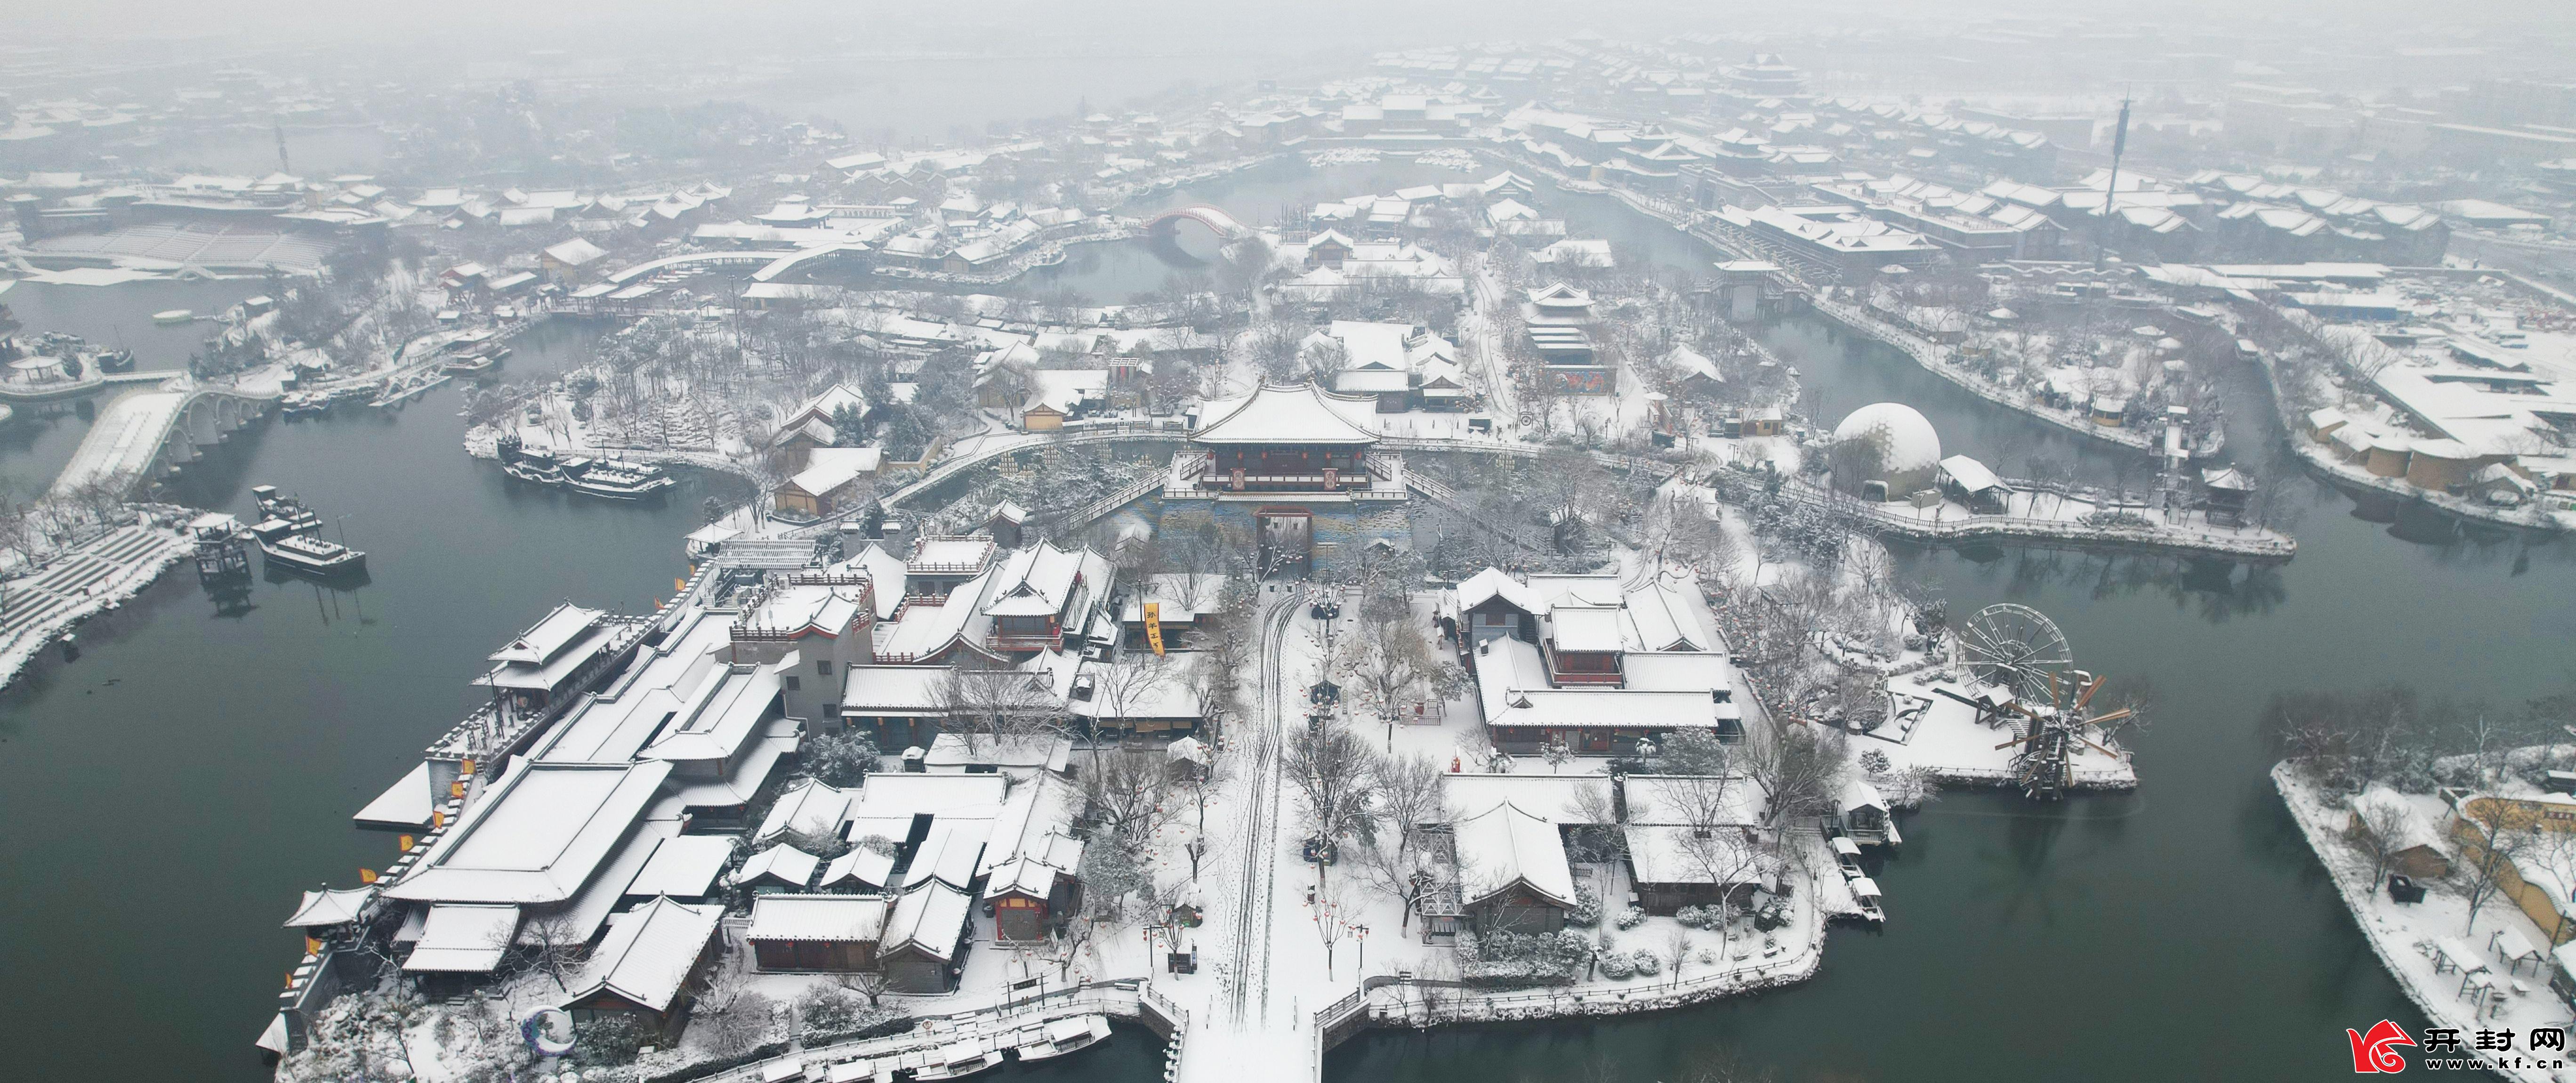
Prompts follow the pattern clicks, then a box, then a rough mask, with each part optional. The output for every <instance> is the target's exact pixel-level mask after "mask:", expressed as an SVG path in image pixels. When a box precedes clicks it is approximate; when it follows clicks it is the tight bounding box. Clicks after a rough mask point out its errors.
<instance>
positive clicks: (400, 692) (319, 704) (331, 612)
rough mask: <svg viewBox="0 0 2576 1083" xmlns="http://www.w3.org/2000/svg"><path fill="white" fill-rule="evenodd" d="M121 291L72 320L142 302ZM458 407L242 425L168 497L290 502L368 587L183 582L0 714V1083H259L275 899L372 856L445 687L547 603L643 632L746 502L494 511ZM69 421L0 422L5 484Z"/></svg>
mask: <svg viewBox="0 0 2576 1083" xmlns="http://www.w3.org/2000/svg"><path fill="white" fill-rule="evenodd" d="M126 289H127V287H122V286H120V287H113V288H109V289H101V290H89V291H87V292H86V293H84V294H81V295H78V297H79V299H78V302H77V303H79V304H85V305H99V306H132V307H133V308H137V309H139V310H140V312H141V313H143V314H148V313H149V312H150V311H151V308H150V306H152V305H156V304H160V303H162V300H161V299H160V298H158V297H157V296H154V295H153V294H152V293H151V291H145V292H143V293H139V294H128V293H126V292H125V290H126ZM16 296H17V292H16V291H12V297H13V298H15V297H16ZM75 314H76V315H81V316H84V317H87V318H93V319H106V318H108V317H109V315H110V314H108V313H100V312H91V311H86V310H78V311H76V312H75ZM129 314H132V313H129ZM31 326H42V325H33V324H32V323H31ZM592 334H594V332H593V331H592V330H591V329H588V328H584V327H581V326H579V325H575V324H551V325H547V326H544V327H541V328H538V329H537V330H535V331H532V332H530V333H529V334H528V335H525V336H522V337H521V338H519V339H518V340H516V341H515V342H514V346H516V347H517V353H516V354H515V355H514V356H513V357H511V358H510V360H508V361H507V362H504V370H505V375H507V376H509V377H511V378H515V379H525V378H531V377H537V376H541V375H543V374H545V373H546V372H547V371H548V370H550V369H552V368H554V367H557V366H559V365H561V364H562V363H563V362H564V361H566V360H568V359H571V358H574V357H578V356H581V355H583V354H584V353H585V352H586V351H585V345H586V343H587V341H588V339H589V338H590V337H591V335H592ZM457 409H458V393H457V391H456V390H454V389H453V388H442V389H440V390H438V391H436V392H432V393H431V394H430V395H429V396H427V397H426V398H423V399H421V400H418V401H416V402H414V403H412V404H411V405H410V406H409V407H408V408H407V409H405V410H404V411H402V412H400V413H393V414H388V413H383V412H378V411H360V410H357V409H354V408H344V409H343V410H342V411H341V412H339V413H337V414H335V415H333V416H330V417H327V418H323V419H319V420H314V421H302V422H296V423H292V424H288V423H282V422H277V421H269V422H264V423H261V424H259V425H256V426H253V427H252V428H250V429H246V430H244V431H243V432H241V433H240V434H237V435H236V436H234V437H233V439H232V441H231V442H230V443H228V444H226V445H224V446H223V447H221V448H219V449H217V450H215V451H214V452H213V453H212V454H211V455H210V456H209V457H208V458H207V459H206V460H205V461H203V462H201V463H199V464H196V465H193V466H191V467H190V468H189V473H188V474H187V475H185V476H184V478H183V479H182V480H181V481H180V482H179V483H178V485H177V492H176V493H175V496H176V497H177V498H178V499H180V500H183V501H185V502H187V503H190V504H195V505H201V506H205V507H211V508H218V509H223V510H228V511H233V512H236V513H241V514H248V513H249V512H250V511H251V501H250V498H249V495H248V489H249V487H250V486H252V485H255V484H261V483H270V484H275V485H277V486H279V487H280V488H282V489H285V490H287V491H289V492H293V493H297V494H299V495H301V496H302V497H303V498H304V499H305V500H306V501H308V502H309V503H311V504H312V505H313V506H314V507H315V508H316V509H318V510H319V511H320V512H321V513H322V515H323V517H324V518H325V519H327V520H331V521H332V523H333V525H332V526H331V527H330V528H329V531H330V533H331V534H332V535H333V536H337V535H338V534H339V533H340V532H341V531H343V530H345V531H346V534H347V538H348V541H349V543H350V544H352V545H355V546H356V547H358V548H360V549H364V550H366V551H367V563H368V567H369V570H370V572H371V573H372V580H371V581H369V582H367V583H366V584H365V585H363V586H358V587H356V588H355V589H351V590H327V589H323V588H321V587H318V586H315V585H313V584H311V583H308V582H305V581H301V580H294V579H287V580H283V581H272V580H267V579H261V580H257V581H254V582H253V583H252V584H250V586H249V589H248V591H247V592H246V593H243V594H239V595H235V596H226V597H216V596H213V595H210V594H209V593H208V592H207V591H206V590H205V589H204V588H202V587H200V586H199V584H198V583H197V578H196V574H195V573H194V572H193V571H191V570H188V569H186V568H184V567H182V568H180V569H177V570H174V571H173V572H171V573H170V574H169V575H168V576H166V577H164V578H163V579H162V580H161V581H160V582H159V583H158V584H156V585H155V586H153V587H152V588H151V589H149V590H147V591H146V592H144V593H143V594H142V595H141V596H139V597H137V598H136V599H135V600H134V601H132V602H130V603H128V604H127V605H125V606H124V607H123V608H122V609H120V610H118V611H116V612H115V613H112V614H109V615H107V616H106V617H103V618H101V619H98V620H94V621H91V622H90V623H89V624H87V625H84V626H83V627H82V628H81V631H80V644H81V653H80V656H79V658H78V659H77V660H76V661H72V662H69V663H68V664H66V663H65V662H64V661H62V659H61V657H60V655H59V654H56V653H54V652H48V653H47V655H46V656H45V658H44V660H42V661H40V662H39V663H38V664H37V665H36V666H34V667H33V668H32V669H31V670H30V672H29V673H28V674H27V676H26V677H25V678H24V679H23V680H22V681H21V682H20V683H19V684H17V685H16V686H14V687H12V688H11V689H9V690H8V691H7V692H6V693H5V694H0V870H7V871H6V873H5V874H0V875H5V876H6V880H7V883H6V887H5V889H0V895H5V897H6V898H7V899H8V900H9V904H8V920H6V921H0V973H6V974H9V975H12V976H13V978H14V980H13V981H11V982H10V983H9V986H10V991H9V992H8V993H7V994H5V1007H0V1012H5V1014H6V1016H7V1018H8V1019H9V1021H10V1022H9V1025H7V1026H5V1027H0V1063H5V1064H7V1065H9V1066H10V1067H9V1068H8V1069H7V1070H6V1071H0V1076H6V1077H9V1078H19V1079H72V1078H98V1077H102V1076H108V1075H113V1076H118V1077H124V1078H134V1079H169V1080H180V1079H186V1080H244V1081H247V1080H254V1079H261V1078H265V1076H266V1072H265V1070H264V1069H263V1068H262V1067H261V1066H260V1063H259V1058H258V1055H257V1050H254V1049H252V1048H250V1046H249V1045H248V1044H247V1043H248V1042H249V1040H250V1039H251V1038H253V1037H255V1036H257V1034H258V1033H259V1029H260V1028H261V1027H262V1026H264V1025H266V1023H267V1017H268V1016H269V1014H271V1012H273V1010H274V996H275V994H276V991H277V990H278V989H279V988H280V987H281V986H282V985H283V984H284V981H285V968H286V967H288V966H290V965H292V963H293V962H294V959H295V956H296V953H297V952H298V951H299V950H300V946H299V944H298V939H297V937H298V934H297V933H295V932H293V931H290V930H286V929H283V928H280V927H279V922H281V921H283V920H284V919H285V917H286V915H287V913H289V912H290V911H291V909H292V907H293V906H294V903H295V898H296V892H297V891H299V890H301V889H304V888H309V887H313V886H316V885H318V884H321V883H324V882H326V881H327V882H330V883H333V884H338V885H347V884H351V883H354V882H356V879H357V872H358V870H359V869H360V868H362V867H370V868H381V867H383V865H384V864H385V863H386V862H387V861H389V860H390V859H391V858H392V856H393V852H394V851H393V841H392V840H391V838H389V837H388V836H385V835H381V834H374V833H366V832H359V831H355V830H352V829H351V827H350V824H349V815H350V814H351V813H352V812H354V811H356V810H357V808H358V807H359V806H360V805H362V804H364V803H365V802H366V801H367V800H368V799H370V798H372V797H374V796H375V795H376V794H377V793H378V792H379V791H381V790H382V789H383V788H384V787H385V786H387V785H390V784H391V783H392V782H393V781H394V780H395V779H397V778H399V777H401V775H402V773H403V772H404V771H406V770H408V769H410V767H411V766H412V765H414V764H416V763H418V762H419V757H420V750H421V747H422V746H423V745H425V744H426V743H428V742H429V740H430V739H431V738H433V737H435V736H437V735H438V734H439V733H441V732H443V731H444V730H445V729H446V728H447V727H449V726H451V725H453V724H454V723H455V722H456V720H457V719H458V718H460V717H462V716H463V715H464V713H465V712H466V711H467V710H469V709H470V708H471V707H472V706H473V705H474V704H475V703H476V702H477V701H478V700H479V698H480V697H479V696H478V694H477V691H476V690H475V689H473V688H470V687H468V686H467V684H466V683H465V682H466V681H467V680H468V679H469V678H470V677H472V676H473V675H474V674H475V673H477V672H479V671H480V670H481V669H482V668H484V667H485V666H486V665H487V664H488V663H485V662H484V661H483V656H484V655H486V654H488V653H490V652H491V651H492V650H494V649H495V648H497V647H498V646H499V645H500V644H501V643H502V642H503V641H504V640H505V639H506V638H507V637H508V636H509V635H510V634H511V633H512V632H514V631H516V630H517V629H519V628H521V627H524V626H525V625H526V624H528V623H529V622H530V621H533V620H534V619H536V618H537V617H538V616H541V615H543V614H544V613H545V611H546V610H547V609H549V608H551V607H552V606H553V605H554V604H555V603H557V602H559V601H562V600H564V599H567V598H569V599H574V600H577V601H580V602H582V603H583V604H586V605H606V606H614V607H616V608H619V609H621V610H624V611H627V612H650V611H651V610H652V607H653V603H654V601H655V600H656V599H657V598H660V597H663V596H665V595H667V594H668V593H669V592H670V590H671V588H672V580H673V578H674V577H675V576H678V575H683V574H685V573H686V571H687V565H686V563H685V561H684V560H683V559H682V555H681V552H680V547H679V537H680V535H681V534H683V533H685V532H687V531H688V530H690V529H691V528H693V527H695V526H696V525H697V524H698V522H700V513H699V510H698V509H699V505H700V503H701V501H703V500H704V499H705V498H706V497H708V496H710V495H714V496H718V497H721V498H723V499H725V500H727V501H737V502H738V501H740V500H741V499H743V498H744V497H745V496H747V495H748V492H747V489H746V488H745V487H744V486H743V485H741V484H740V483H738V482H734V481H732V480H730V479H726V478H705V477H694V476H691V477H686V478H685V479H684V483H683V485H682V486H681V487H680V488H679V489H677V490H675V491H674V492H673V493H672V494H671V495H670V496H669V497H668V499H667V500H666V501H665V502H663V503H661V504H658V505H654V506H644V507H636V506H626V505H616V504H604V503H597V502H591V501H586V500H575V499H572V498H569V497H567V496H565V495H563V494H559V493H554V492H550V491H532V490H527V489H524V488H522V487H519V486H515V485H510V484H505V482H504V479H503V478H502V477H501V474H500V471H499V469H498V468H497V467H496V466H494V465H493V464H490V463H487V462H481V461H477V460H472V459H469V458H467V457H466V455H465V452H464V450H463V449H462V448H461V447H460V446H459V441H460V440H461V439H462V438H463V436H464V432H465V422H464V419H463V418H461V417H459V416H457ZM76 423H77V419H76V418H71V417H66V418H63V419H61V420H59V421H52V422H42V423H37V424H42V425H45V426H49V427H46V428H42V429H39V430H37V431H36V432H35V433H34V435H33V436H32V438H29V437H26V436H23V435H20V434H21V433H22V430H21V429H20V428H19V426H22V425H27V424H30V423H29V422H13V423H12V425H11V427H10V428H9V429H8V430H5V432H6V433H7V434H9V435H6V436H0V469H10V473H11V479H12V482H13V484H14V483H17V481H18V478H17V477H16V473H15V470H14V469H11V468H12V467H14V465H15V464H16V463H17V461H18V460H19V459H20V458H21V457H22V456H25V455H28V454H31V453H35V452H43V451H48V450H50V449H53V448H55V447H56V445H57V444H59V443H60V442H62V441H63V440H64V439H66V438H68V439H71V440H77V438H78V437H77V435H74V434H71V433H69V432H68V431H67V430H69V429H71V428H72V427H73V426H74V425H75V424H76ZM21 440H28V441H29V442H28V443H21ZM62 453H63V454H65V455H67V454H68V448H63V449H62ZM56 465H59V464H56ZM111 1032H115V1033H118V1034H121V1035H122V1036H121V1037H109V1036H108V1035H109V1034H110V1033H111Z"/></svg>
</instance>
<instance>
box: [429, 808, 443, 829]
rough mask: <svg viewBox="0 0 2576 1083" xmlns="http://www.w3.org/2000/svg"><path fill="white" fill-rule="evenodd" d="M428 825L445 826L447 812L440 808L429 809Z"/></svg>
mask: <svg viewBox="0 0 2576 1083" xmlns="http://www.w3.org/2000/svg"><path fill="white" fill-rule="evenodd" d="M429 826H431V827H445V826H447V813H446V812H444V811H442V810H439V809H431V810H430V811H429Z"/></svg>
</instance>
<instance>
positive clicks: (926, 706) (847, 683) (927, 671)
mask: <svg viewBox="0 0 2576 1083" xmlns="http://www.w3.org/2000/svg"><path fill="white" fill-rule="evenodd" d="M956 672H957V669H956V667H955V666H851V667H850V669H849V673H848V674H847V675H846V676H845V677H843V678H842V681H841V713H842V714H845V715H849V714H855V715H901V716H905V717H920V716H924V715H944V714H946V713H948V709H947V708H946V707H945V706H943V705H942V703H941V694H940V687H941V683H942V682H944V681H946V680H947V679H948V677H949V676H950V675H951V674H954V673H956Z"/></svg>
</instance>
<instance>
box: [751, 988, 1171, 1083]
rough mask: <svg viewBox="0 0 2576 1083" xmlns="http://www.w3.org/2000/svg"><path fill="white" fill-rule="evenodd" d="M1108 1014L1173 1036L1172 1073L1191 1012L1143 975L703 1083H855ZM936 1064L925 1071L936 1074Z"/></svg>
mask: <svg viewBox="0 0 2576 1083" xmlns="http://www.w3.org/2000/svg"><path fill="white" fill-rule="evenodd" d="M1086 1015H1106V1016H1109V1017H1111V1018H1116V1019H1126V1020H1130V1021H1134V1022H1138V1023H1142V1024H1144V1025H1145V1027H1146V1028H1148V1029H1150V1030H1152V1031H1153V1032H1154V1033H1156V1034H1157V1035H1160V1036H1162V1037H1165V1038H1168V1039H1170V1042H1171V1044H1170V1047H1169V1048H1168V1050H1167V1051H1166V1054H1165V1057H1166V1067H1165V1070H1164V1078H1165V1079H1167V1080H1168V1079H1170V1078H1171V1077H1172V1073H1173V1069H1172V1067H1171V1065H1172V1064H1175V1063H1177V1061H1178V1059H1179V1056H1180V1053H1181V1050H1182V1047H1183V1046H1184V1045H1185V1044H1186V1043H1185V1042H1184V1040H1183V1038H1184V1035H1185V1034H1186V1032H1187V1031H1188V1029H1189V1018H1190V1017H1189V1013H1188V1012H1187V1011H1184V1010H1182V1009H1181V1008H1179V1007H1178V1006H1176V1005H1174V1004H1173V1003H1172V1002H1171V1001H1170V1000H1168V999H1166V998H1165V997H1164V996H1163V995H1162V994H1161V993H1160V992H1159V991H1157V990H1156V989H1155V988H1154V987H1153V983H1152V982H1150V981H1146V980H1142V979H1133V978H1131V979H1126V980H1123V981H1112V982H1099V983H1093V984H1089V985H1084V986H1077V987H1074V988H1071V989H1061V990H1057V991H1055V992H1052V993H1045V994H1041V995H1038V996H1034V997H1029V998H1025V999H1022V1000H1017V1001H1012V1002H1008V1003H1004V1004H1001V1005H997V1006H995V1007H992V1008H989V1009H985V1010H982V1011H971V1012H960V1013H957V1014H954V1015H945V1016H929V1017H925V1018H923V1019H921V1020H920V1021H919V1022H918V1023H917V1024H916V1025H915V1026H914V1027H913V1028H912V1029H911V1030H907V1031H904V1032H903V1033H900V1034H892V1035H887V1036H884V1037H878V1038H866V1039H861V1040H857V1041H848V1042H837V1043H833V1044H830V1045H824V1046H818V1047H815V1048H812V1049H805V1050H796V1051H790V1052H785V1053H781V1054H779V1055H777V1056H775V1057H771V1058H769V1059H767V1060H761V1061H754V1062H752V1063H750V1064H745V1065H743V1066H741V1067H739V1068H735V1069H733V1070H731V1071H727V1072H721V1073H717V1074H714V1075H709V1076H706V1077H704V1078H703V1080H702V1083H785V1081H788V1080H795V1081H798V1083H823V1081H825V1080H832V1081H838V1083H856V1081H860V1080H871V1079H873V1080H891V1079H893V1078H894V1077H895V1076H896V1074H898V1073H900V1074H902V1075H904V1076H907V1077H911V1076H916V1075H918V1074H919V1073H920V1071H921V1069H923V1068H926V1067H934V1066H944V1065H948V1064H952V1063H957V1062H958V1061H959V1059H960V1057H961V1056H966V1055H993V1054H1005V1055H1006V1054H1009V1053H1011V1052H1012V1051H1013V1050H1016V1049H1017V1048H1018V1047H1019V1046H1020V1045H1021V1044H1023V1043H1025V1042H1027V1041H1029V1040H1030V1039H1031V1035H1032V1032H1040V1031H1043V1028H1045V1026H1046V1025H1047V1024H1048V1023H1052V1022H1055V1021H1058V1020H1063V1019H1077V1018H1080V1017H1082V1016H1086ZM939 1077H940V1076H939V1073H938V1072H937V1071H936V1070H935V1068H934V1071H933V1072H932V1073H931V1075H930V1076H929V1077H928V1078H939Z"/></svg>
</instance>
